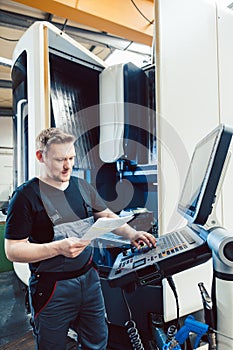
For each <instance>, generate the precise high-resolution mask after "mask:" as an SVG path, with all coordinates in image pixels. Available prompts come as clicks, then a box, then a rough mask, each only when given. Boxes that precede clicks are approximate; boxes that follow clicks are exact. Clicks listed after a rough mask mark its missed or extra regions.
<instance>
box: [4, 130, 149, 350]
mask: <svg viewBox="0 0 233 350" xmlns="http://www.w3.org/2000/svg"><path fill="white" fill-rule="evenodd" d="M74 142H75V138H74V136H73V135H70V134H66V133H64V132H63V131H62V130H60V129H58V128H49V129H45V130H43V131H42V132H41V133H40V134H39V135H38V137H37V140H36V143H37V145H36V146H37V150H36V158H37V160H38V161H39V162H40V176H39V177H35V178H33V179H31V180H29V181H27V182H26V183H24V184H23V185H21V186H19V187H18V188H17V189H16V191H15V192H14V194H13V196H12V199H11V202H10V206H9V210H8V215H7V221H6V231H5V251H6V255H7V257H8V259H9V260H11V261H15V262H26V263H29V266H30V270H31V278H30V281H29V293H30V304H31V312H32V321H33V329H34V335H35V340H36V345H37V349H38V350H54V349H56V350H65V348H66V336H67V332H68V329H69V326H70V323H71V322H72V321H74V320H75V321H76V322H75V324H77V325H78V337H79V342H80V344H81V345H82V348H83V349H92V350H94V349H96V350H103V349H105V348H106V344H107V327H106V323H105V309H104V302H103V296H102V293H101V288H100V281H99V276H98V274H97V273H96V270H95V269H94V268H93V266H92V247H91V244H90V241H85V240H83V239H82V238H78V235H77V237H74V236H73V237H70V236H69V230H68V229H67V230H65V232H66V233H65V236H61V235H59V234H57V228H59V227H60V226H59V225H64V224H67V225H68V224H69V225H70V224H74V225H76V224H77V227H78V231H79V230H82V231H83V230H85V228H86V227H87V226H85V225H88V224H89V222H88V220H89V219H87V217H88V210H87V209H88V207H90V206H91V208H92V212H93V216H94V218H95V219H98V218H100V217H111V218H114V217H117V215H115V214H114V213H113V212H111V211H110V210H109V209H108V208H107V207H106V204H105V203H104V201H103V200H102V199H101V198H100V196H99V195H98V194H97V193H96V191H95V190H94V188H93V187H92V186H90V185H89V184H88V183H87V182H85V181H84V180H83V179H79V178H76V177H73V176H71V172H72V168H73V165H74V158H75V147H74ZM75 227H76V226H75ZM58 231H59V230H58ZM77 233H79V232H77ZM114 233H116V234H118V235H121V236H124V237H126V238H128V239H129V240H130V241H131V242H132V244H133V245H135V246H136V247H140V241H143V242H144V243H146V244H147V245H149V246H151V245H155V238H154V237H153V236H152V235H150V234H149V233H147V232H144V231H135V230H134V229H133V228H131V227H130V226H129V225H128V224H124V225H123V226H121V227H119V228H118V229H116V230H115V231H114Z"/></svg>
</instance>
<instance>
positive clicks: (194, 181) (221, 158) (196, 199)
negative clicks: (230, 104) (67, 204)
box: [178, 124, 232, 225]
mask: <svg viewBox="0 0 233 350" xmlns="http://www.w3.org/2000/svg"><path fill="white" fill-rule="evenodd" d="M231 137H232V129H231V128H230V127H227V126H225V125H223V124H221V125H219V126H218V127H217V128H216V129H214V130H213V131H212V132H211V133H209V134H208V135H207V136H206V137H205V138H203V139H202V140H201V141H200V142H199V143H198V144H197V145H196V147H195V150H194V152H193V156H192V159H191V162H190V166H189V169H188V172H187V176H186V180H185V183H184V187H183V191H182V194H181V198H180V201H179V205H178V210H179V212H180V213H181V214H182V215H183V216H184V217H185V218H186V219H187V220H188V221H189V222H192V223H196V224H199V225H204V224H205V223H206V221H207V219H208V216H209V215H210V213H211V211H212V205H213V204H214V202H215V196H216V189H217V186H218V183H219V180H220V176H221V173H222V169H223V166H224V162H225V159H226V156H227V152H228V149H229V145H230V142H231Z"/></svg>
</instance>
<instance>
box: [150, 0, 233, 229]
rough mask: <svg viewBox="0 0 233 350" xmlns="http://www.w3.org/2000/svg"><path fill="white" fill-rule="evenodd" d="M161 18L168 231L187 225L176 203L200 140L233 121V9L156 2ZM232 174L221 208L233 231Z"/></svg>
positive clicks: (160, 111) (161, 137)
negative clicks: (217, 127)
mask: <svg viewBox="0 0 233 350" xmlns="http://www.w3.org/2000/svg"><path fill="white" fill-rule="evenodd" d="M225 8H226V6H225ZM156 17H157V24H156V67H157V89H156V90H157V97H156V98H157V100H156V101H157V125H158V127H157V136H158V152H159V154H158V156H159V165H158V169H159V210H160V221H159V223H160V233H165V232H167V231H171V230H173V229H175V228H177V227H180V226H181V225H182V224H184V223H183V219H182V217H181V216H180V215H179V214H178V213H177V203H178V200H179V196H180V192H181V189H182V185H183V181H184V178H185V174H186V170H187V167H188V164H189V160H190V157H191V155H192V152H193V149H194V147H195V145H196V143H197V142H198V141H199V140H200V139H201V138H202V137H204V136H205V135H206V134H207V133H208V132H210V131H211V130H212V129H214V128H215V127H216V126H217V125H218V124H219V123H221V122H225V123H228V124H230V125H233V105H232V90H233V86H232V84H233V68H232V58H233V44H232V35H231V34H230V32H231V33H232V30H231V27H233V11H232V10H230V9H228V8H226V10H224V11H223V9H222V7H220V5H217V4H216V3H215V1H211V0H195V1H193V0H188V1H187V0H174V1H169V0H157V1H156ZM232 29H233V28H232ZM231 163H232V161H231ZM232 172H233V168H232V166H231V167H230V168H229V169H228V172H227V175H226V179H225V182H224V188H223V196H222V199H221V200H220V201H219V203H218V208H217V214H218V218H219V220H220V222H221V223H222V224H223V225H224V226H227V227H228V228H230V229H231V230H233V222H232V220H231V199H232V196H233V189H232V186H231V184H230V178H231V174H232Z"/></svg>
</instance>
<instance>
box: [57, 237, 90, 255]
mask: <svg viewBox="0 0 233 350" xmlns="http://www.w3.org/2000/svg"><path fill="white" fill-rule="evenodd" d="M57 242H59V248H60V254H61V255H64V256H66V257H67V258H76V257H77V256H78V255H79V254H81V253H82V251H83V250H84V249H85V248H86V247H87V246H88V245H89V244H90V240H82V239H80V238H76V237H69V238H65V239H63V240H61V241H57Z"/></svg>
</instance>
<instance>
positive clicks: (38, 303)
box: [30, 273, 56, 318]
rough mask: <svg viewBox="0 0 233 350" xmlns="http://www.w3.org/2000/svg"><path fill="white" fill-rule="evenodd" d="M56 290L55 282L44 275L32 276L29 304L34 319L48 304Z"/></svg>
mask: <svg viewBox="0 0 233 350" xmlns="http://www.w3.org/2000/svg"><path fill="white" fill-rule="evenodd" d="M55 288H56V280H55V279H52V278H51V276H50V277H49V278H48V276H46V274H40V273H37V274H33V275H32V277H31V279H30V302H31V306H32V308H33V316H34V318H35V317H36V316H37V315H38V313H39V312H40V311H41V310H42V309H43V308H44V307H45V306H46V305H47V304H48V302H49V300H50V299H51V297H52V295H53V293H54V291H55Z"/></svg>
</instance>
